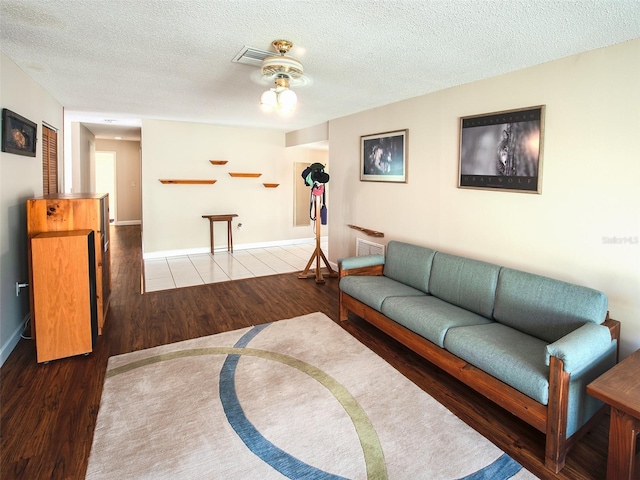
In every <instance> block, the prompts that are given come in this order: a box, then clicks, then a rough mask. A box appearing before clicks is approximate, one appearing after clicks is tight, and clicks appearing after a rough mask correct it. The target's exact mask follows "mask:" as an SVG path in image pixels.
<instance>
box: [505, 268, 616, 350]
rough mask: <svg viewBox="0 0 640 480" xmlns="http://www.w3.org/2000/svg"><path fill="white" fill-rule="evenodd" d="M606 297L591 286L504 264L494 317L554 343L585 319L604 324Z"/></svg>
mask: <svg viewBox="0 0 640 480" xmlns="http://www.w3.org/2000/svg"><path fill="white" fill-rule="evenodd" d="M607 305H608V303H607V297H606V295H605V294H604V293H602V292H600V291H598V290H594V289H592V288H587V287H582V286H579V285H574V284H572V283H567V282H563V281H560V280H555V279H552V278H548V277H543V276H540V275H535V274H533V273H527V272H521V271H519V270H513V269H510V268H503V269H502V270H501V271H500V277H499V278H498V286H497V288H496V302H495V308H494V311H493V316H494V318H495V320H497V321H498V322H500V323H503V324H505V325H509V326H510V327H513V328H516V329H518V330H521V331H523V332H526V333H529V334H530V335H535V336H536V337H538V338H540V339H542V340H546V341H547V343H553V342H555V341H557V340H559V339H560V338H562V337H564V336H565V335H567V334H569V333H571V332H573V331H574V330H576V329H578V328H580V327H581V326H582V325H584V324H585V323H595V324H601V323H602V322H603V321H604V319H605V317H606V315H607Z"/></svg>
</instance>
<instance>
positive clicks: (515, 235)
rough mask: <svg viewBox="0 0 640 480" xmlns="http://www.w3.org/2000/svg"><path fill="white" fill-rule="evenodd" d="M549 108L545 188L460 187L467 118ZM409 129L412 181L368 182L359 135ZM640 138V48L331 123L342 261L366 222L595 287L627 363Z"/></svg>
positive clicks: (636, 282)
mask: <svg viewBox="0 0 640 480" xmlns="http://www.w3.org/2000/svg"><path fill="white" fill-rule="evenodd" d="M542 104H544V105H546V129H545V133H544V163H543V173H542V176H543V181H542V194H541V195H532V194H524V193H508V192H495V191H480V190H467V189H458V188H457V176H458V155H459V118H460V117H461V116H468V115H474V114H482V113H489V112H495V111H500V110H508V109H514V108H521V107H528V106H534V105H542ZM404 128H407V129H409V139H408V162H409V164H408V175H409V177H408V178H409V181H408V183H407V184H384V183H371V182H360V181H359V174H358V172H359V146H360V144H359V137H360V135H365V134H373V133H378V132H386V131H392V130H396V129H404ZM639 134H640V40H634V41H632V42H627V43H624V44H621V45H617V46H613V47H609V48H606V49H600V50H595V51H591V52H587V53H584V54H581V55H576V56H572V57H569V58H565V59H562V60H558V61H555V62H550V63H547V64H544V65H540V66H536V67H533V68H528V69H525V70H521V71H518V72H514V73H511V74H507V75H503V76H500V77H496V78H492V79H489V80H485V81H480V82H475V83H472V84H468V85H464V86H460V87H456V88H451V89H448V90H444V91H441V92H437V93H433V94H429V95H425V96H421V97H418V98H414V99H411V100H407V101H403V102H399V103H395V104H392V105H388V106H385V107H381V108H378V109H375V110H371V111H367V112H363V113H360V114H357V115H352V116H349V117H345V118H341V119H337V120H333V121H331V122H330V124H329V138H330V163H331V188H330V192H331V195H332V200H333V201H332V203H331V208H330V215H329V226H330V232H331V233H330V238H329V254H330V258H331V260H334V261H335V260H336V259H337V258H339V257H343V256H347V255H350V254H353V253H354V250H355V245H354V244H355V240H354V239H355V238H356V236H360V235H361V234H359V233H357V232H355V231H354V230H351V229H349V228H347V227H346V225H347V224H356V225H360V226H362V227H366V228H371V229H374V230H378V231H382V232H384V233H385V238H384V241H385V242H387V241H389V240H392V239H397V240H404V241H409V242H414V243H418V244H421V245H427V246H431V247H434V248H436V249H441V250H444V251H447V252H451V253H455V254H462V255H468V256H472V257H474V258H478V259H481V260H486V261H489V262H494V263H498V264H502V265H506V266H511V267H515V268H521V269H525V270H527V271H531V272H534V273H539V274H543V275H549V276H552V277H555V278H559V279H562V280H566V281H570V282H575V283H578V284H582V285H587V286H589V287H593V288H597V289H600V290H602V291H604V292H605V293H606V294H607V295H608V297H609V304H610V311H611V316H612V317H613V318H616V319H618V320H620V321H621V322H622V342H621V346H622V353H623V355H625V356H626V355H628V354H629V353H630V352H631V351H633V350H635V349H637V348H640V188H639V187H638V179H639V178H640V157H639V154H638V151H639V150H638V135H639ZM614 237H616V238H619V239H624V240H622V241H626V242H627V243H617V244H614V243H608V242H607V239H610V238H614Z"/></svg>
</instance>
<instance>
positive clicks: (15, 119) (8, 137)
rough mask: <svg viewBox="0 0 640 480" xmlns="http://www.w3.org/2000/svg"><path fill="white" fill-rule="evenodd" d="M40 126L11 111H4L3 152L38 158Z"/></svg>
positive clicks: (4, 109)
mask: <svg viewBox="0 0 640 480" xmlns="http://www.w3.org/2000/svg"><path fill="white" fill-rule="evenodd" d="M37 133H38V126H37V125H36V124H35V123H33V122H32V121H31V120H27V119H26V118H24V117H23V116H21V115H18V114H17V113H15V112H12V111H11V110H9V109H6V108H3V109H2V151H3V152H7V153H15V154H16V155H25V156H27V157H35V156H36V144H37V140H38V139H37Z"/></svg>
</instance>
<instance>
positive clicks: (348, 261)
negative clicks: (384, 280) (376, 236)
mask: <svg viewBox="0 0 640 480" xmlns="http://www.w3.org/2000/svg"><path fill="white" fill-rule="evenodd" d="M383 267H384V255H379V254H376V255H362V256H360V257H348V258H341V259H339V260H338V268H339V270H340V277H341V278H342V277H345V276H347V275H382V269H383Z"/></svg>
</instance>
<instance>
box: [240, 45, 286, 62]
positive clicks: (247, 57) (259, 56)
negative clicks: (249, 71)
mask: <svg viewBox="0 0 640 480" xmlns="http://www.w3.org/2000/svg"><path fill="white" fill-rule="evenodd" d="M274 55H277V54H276V53H275V52H265V51H264V50H258V49H257V48H253V47H248V46H246V45H245V46H244V47H242V50H240V51H239V52H238V53H237V55H236V56H235V57H233V60H231V61H232V62H234V63H244V64H245V65H253V66H254V67H259V66H261V65H262V60H264V59H265V58H267V57H273V56H274Z"/></svg>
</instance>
